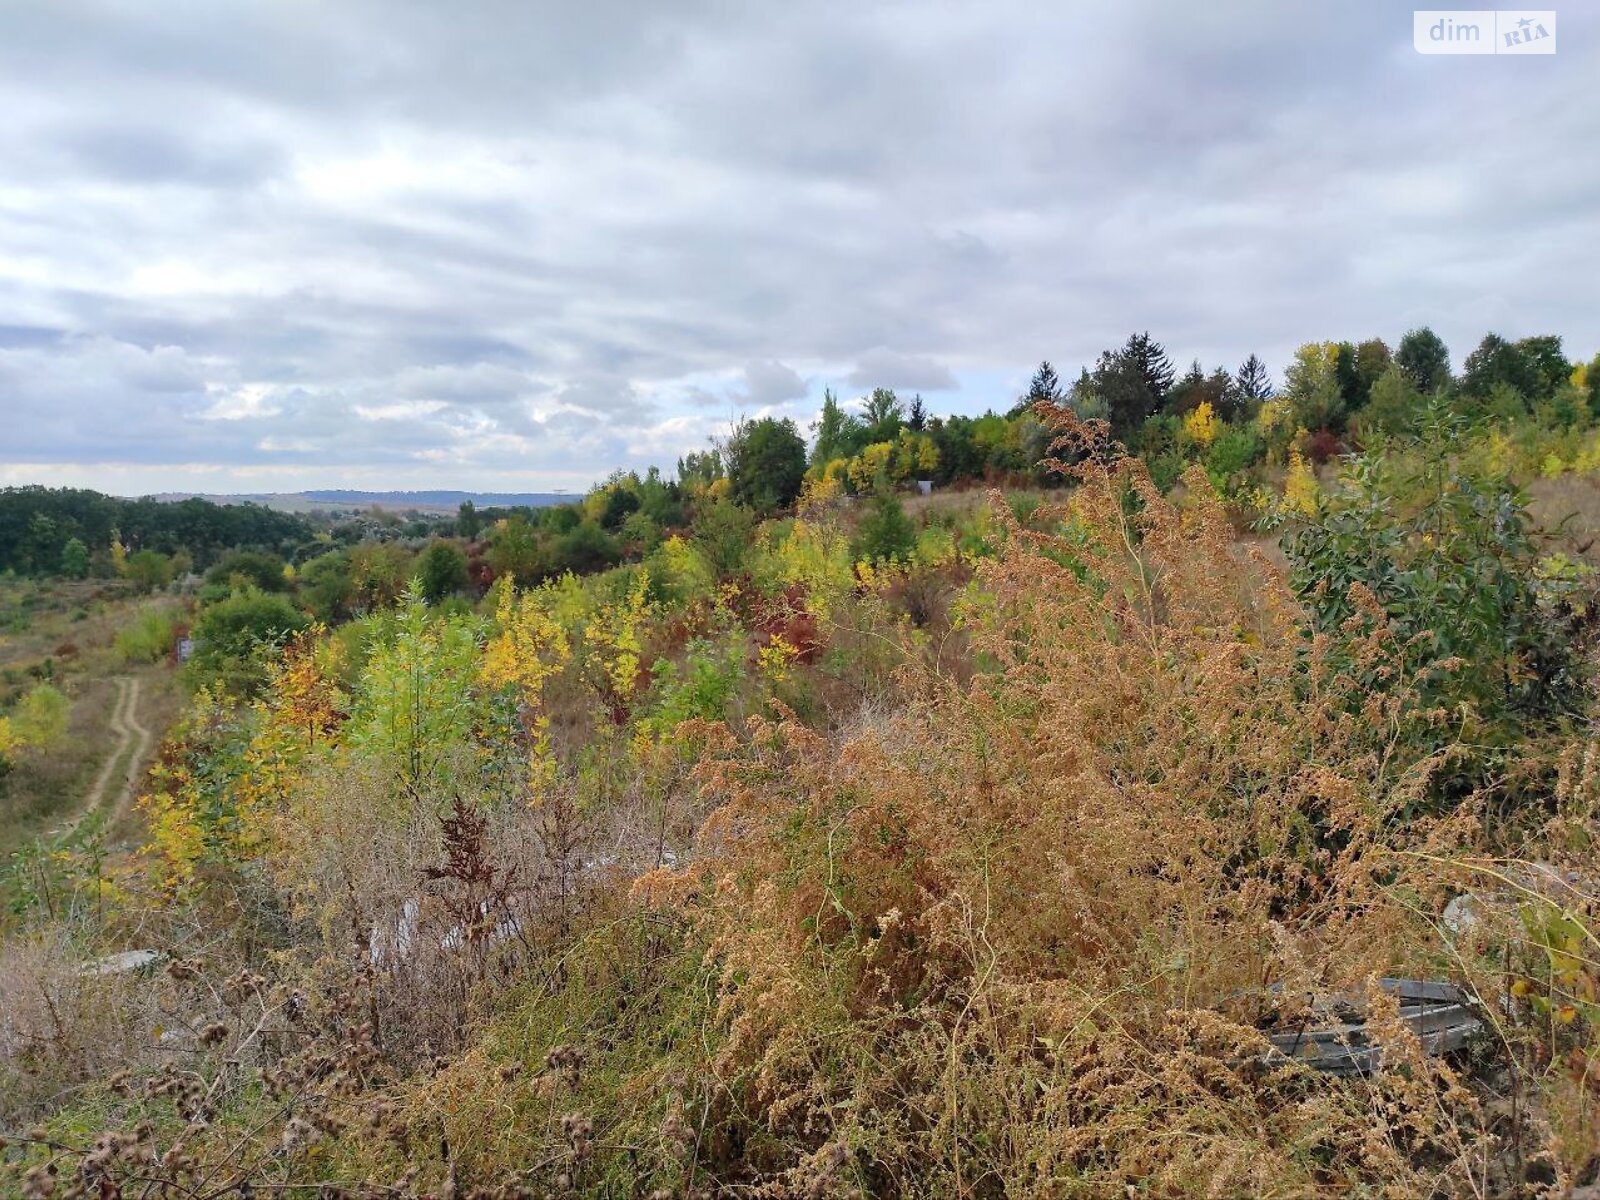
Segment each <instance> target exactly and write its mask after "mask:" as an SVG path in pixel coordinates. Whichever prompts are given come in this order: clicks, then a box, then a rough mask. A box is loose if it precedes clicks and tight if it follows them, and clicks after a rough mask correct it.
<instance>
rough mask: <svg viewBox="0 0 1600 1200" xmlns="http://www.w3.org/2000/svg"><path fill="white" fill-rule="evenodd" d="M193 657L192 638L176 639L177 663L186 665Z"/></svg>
mask: <svg viewBox="0 0 1600 1200" xmlns="http://www.w3.org/2000/svg"><path fill="white" fill-rule="evenodd" d="M193 656H194V639H193V638H179V639H178V661H179V662H181V663H186V662H188V661H189V659H190V658H192V657H193Z"/></svg>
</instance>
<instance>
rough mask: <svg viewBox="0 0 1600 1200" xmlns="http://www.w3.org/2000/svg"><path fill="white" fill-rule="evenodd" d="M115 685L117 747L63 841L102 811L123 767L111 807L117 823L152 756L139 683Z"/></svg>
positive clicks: (121, 681) (63, 833)
mask: <svg viewBox="0 0 1600 1200" xmlns="http://www.w3.org/2000/svg"><path fill="white" fill-rule="evenodd" d="M115 683H116V685H117V699H116V702H115V704H114V705H113V706H112V710H111V732H112V733H114V734H116V735H117V744H116V746H115V747H114V748H113V749H112V751H111V753H110V754H108V755H106V761H105V764H104V765H103V766H102V767H101V768H100V774H99V775H97V776H96V777H95V781H94V786H93V787H91V788H90V789H89V794H88V795H86V796H85V797H84V798H83V803H82V804H81V805H80V806H79V808H78V814H77V815H76V816H75V817H73V818H72V820H71V821H69V822H67V824H66V825H65V826H64V827H63V828H62V830H61V836H63V837H67V836H70V835H71V834H72V832H73V831H74V830H76V829H77V828H78V826H79V825H81V824H83V822H84V821H85V820H87V819H88V818H89V817H91V816H93V815H94V814H95V813H97V812H100V811H101V810H102V808H103V806H104V805H105V799H106V791H107V789H108V788H110V786H111V783H112V777H113V776H114V775H115V774H116V771H117V768H118V767H119V766H120V767H121V768H122V778H121V780H120V784H119V786H118V789H117V794H116V799H115V800H114V801H113V802H112V805H111V809H110V821H108V824H109V823H110V822H114V821H115V820H117V818H119V817H120V816H121V815H122V814H123V813H124V812H125V811H126V810H127V807H128V805H129V803H130V802H131V801H132V800H133V790H134V786H135V785H136V784H137V783H138V781H139V768H140V767H141V766H142V765H143V763H144V760H145V756H146V755H147V754H149V753H150V731H149V730H148V729H146V728H145V727H144V726H143V725H142V724H140V723H139V680H137V679H130V678H126V677H124V678H121V679H118V680H115Z"/></svg>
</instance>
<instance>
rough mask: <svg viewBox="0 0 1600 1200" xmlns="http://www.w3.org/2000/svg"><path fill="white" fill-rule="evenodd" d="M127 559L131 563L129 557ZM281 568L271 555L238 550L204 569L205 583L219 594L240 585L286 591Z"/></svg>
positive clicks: (284, 576)
mask: <svg viewBox="0 0 1600 1200" xmlns="http://www.w3.org/2000/svg"><path fill="white" fill-rule="evenodd" d="M128 561H129V564H130V565H131V564H132V561H133V559H132V556H130V558H129V560H128ZM283 567H284V562H283V559H281V558H279V557H278V556H277V555H275V554H263V553H260V552H259V551H254V550H240V551H236V552H235V553H233V554H229V555H226V556H224V557H223V558H221V559H220V560H218V562H217V563H216V565H215V566H213V567H212V568H211V570H209V571H207V572H206V583H207V584H210V585H211V586H212V587H213V588H214V589H215V590H216V591H217V593H219V594H221V595H226V594H227V593H228V592H230V591H232V590H234V589H235V588H242V587H253V588H256V589H257V590H259V591H263V592H286V591H288V590H289V578H288V576H287V575H286V574H285V573H284V570H283Z"/></svg>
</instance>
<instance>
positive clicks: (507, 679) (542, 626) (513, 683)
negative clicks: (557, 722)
mask: <svg viewBox="0 0 1600 1200" xmlns="http://www.w3.org/2000/svg"><path fill="white" fill-rule="evenodd" d="M497 587H498V588H499V596H498V597H497V599H496V602H495V622H496V624H497V625H498V627H499V632H498V633H496V634H495V636H494V637H492V638H490V639H489V644H488V645H487V646H485V647H484V652H483V663H482V666H481V668H480V670H481V675H482V678H483V681H484V682H485V683H486V684H488V685H489V686H491V687H511V688H514V689H515V690H516V695H517V700H518V703H519V704H520V706H521V709H522V720H523V726H524V728H525V729H526V730H527V733H528V780H529V784H530V786H531V787H532V789H533V796H534V800H535V802H536V803H537V802H538V800H539V799H540V797H541V795H542V793H543V790H544V788H545V787H546V785H547V784H548V783H549V781H550V779H551V778H552V777H553V775H554V771H555V760H554V757H553V754H552V748H551V745H550V717H549V714H548V713H547V712H546V711H545V702H544V689H545V685H546V684H547V683H548V682H549V680H550V678H551V677H552V676H553V675H556V674H558V673H559V672H560V671H561V669H562V668H563V667H564V666H566V664H567V662H568V660H569V659H570V658H571V657H572V643H571V641H570V640H569V639H568V637H567V631H566V630H565V629H564V628H563V627H562V625H561V623H560V622H559V621H556V620H555V619H554V618H552V617H551V616H550V614H549V613H548V612H546V611H545V607H544V604H543V602H542V601H543V600H544V597H543V596H542V595H541V593H540V592H522V593H519V592H518V591H517V589H516V587H515V586H514V585H513V584H512V583H511V581H510V580H509V579H502V580H501V581H500V582H499V584H498V585H497Z"/></svg>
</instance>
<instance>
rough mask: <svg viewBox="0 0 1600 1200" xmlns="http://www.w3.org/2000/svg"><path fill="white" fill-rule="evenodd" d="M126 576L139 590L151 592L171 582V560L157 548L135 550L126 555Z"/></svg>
mask: <svg viewBox="0 0 1600 1200" xmlns="http://www.w3.org/2000/svg"><path fill="white" fill-rule="evenodd" d="M126 573H127V578H128V581H129V582H130V583H132V584H133V586H134V587H135V588H137V589H138V590H139V591H141V592H152V591H154V590H155V589H156V588H159V587H165V586H166V585H167V584H169V583H171V582H172V560H171V559H170V558H168V557H167V556H166V555H165V554H162V553H161V552H160V551H159V550H136V551H134V552H133V553H132V554H130V555H128V560H127V566H126Z"/></svg>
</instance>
